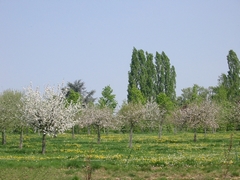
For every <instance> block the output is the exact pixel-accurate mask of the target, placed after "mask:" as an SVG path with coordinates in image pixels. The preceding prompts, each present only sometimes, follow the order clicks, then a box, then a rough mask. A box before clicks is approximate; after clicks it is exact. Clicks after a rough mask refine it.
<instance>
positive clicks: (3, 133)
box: [2, 128, 6, 145]
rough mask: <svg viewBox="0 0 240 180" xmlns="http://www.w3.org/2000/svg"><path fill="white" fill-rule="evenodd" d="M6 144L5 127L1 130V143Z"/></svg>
mask: <svg viewBox="0 0 240 180" xmlns="http://www.w3.org/2000/svg"><path fill="white" fill-rule="evenodd" d="M5 144H6V130H5V128H4V129H3V130H2V145H5Z"/></svg>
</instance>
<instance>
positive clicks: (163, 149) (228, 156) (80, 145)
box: [0, 132, 240, 180]
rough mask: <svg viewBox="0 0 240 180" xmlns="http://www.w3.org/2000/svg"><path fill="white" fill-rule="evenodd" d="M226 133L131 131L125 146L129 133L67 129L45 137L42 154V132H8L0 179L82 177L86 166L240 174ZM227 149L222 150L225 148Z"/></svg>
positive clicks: (112, 173) (95, 173) (154, 175)
mask: <svg viewBox="0 0 240 180" xmlns="http://www.w3.org/2000/svg"><path fill="white" fill-rule="evenodd" d="M230 134H231V132H229V133H215V134H208V135H207V136H206V138H205V137H204V134H198V141H197V142H195V143H194V142H193V134H192V133H179V134H176V135H174V134H167V135H164V136H163V137H162V138H161V139H158V137H157V134H134V137H133V148H132V149H129V148H128V134H109V135H102V139H101V140H102V141H101V144H97V143H96V135H85V134H80V135H78V134H76V135H75V139H72V138H71V134H68V133H66V134H62V135H58V137H57V138H52V137H47V147H46V154H45V155H42V154H41V138H42V137H41V136H39V135H38V134H29V135H25V136H24V146H23V149H19V148H18V143H19V135H17V134H7V144H6V145H4V146H3V145H1V146H0V179H63V180H64V179H66V180H67V179H69V180H71V179H86V176H87V175H86V174H87V167H88V168H90V170H91V176H92V178H93V179H117V178H119V179H212V177H214V178H220V179H221V178H223V177H224V175H225V174H226V178H229V179H230V178H232V179H234V178H235V179H238V178H240V173H239V169H240V132H238V133H235V134H233V142H232V145H233V146H232V148H231V150H230V151H229V150H228V148H229V142H230ZM228 151H229V153H226V152H228Z"/></svg>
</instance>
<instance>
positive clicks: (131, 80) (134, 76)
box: [127, 48, 140, 102]
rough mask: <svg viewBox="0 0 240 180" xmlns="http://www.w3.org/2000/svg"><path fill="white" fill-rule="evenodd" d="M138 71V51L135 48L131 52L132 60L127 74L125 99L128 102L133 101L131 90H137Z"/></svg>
mask: <svg viewBox="0 0 240 180" xmlns="http://www.w3.org/2000/svg"><path fill="white" fill-rule="evenodd" d="M139 69H140V63H139V60H138V51H137V49H136V48H133V52H132V59H131V64H130V71H129V72H128V89H127V92H128V95H127V99H128V102H131V101H132V99H133V95H134V94H133V93H132V92H133V89H134V88H137V89H139V74H140V73H139Z"/></svg>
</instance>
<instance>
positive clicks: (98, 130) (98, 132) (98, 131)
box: [97, 125, 101, 144]
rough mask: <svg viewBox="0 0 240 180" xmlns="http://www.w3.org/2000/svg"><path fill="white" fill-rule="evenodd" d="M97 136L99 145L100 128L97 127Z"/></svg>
mask: <svg viewBox="0 0 240 180" xmlns="http://www.w3.org/2000/svg"><path fill="white" fill-rule="evenodd" d="M97 135H98V138H97V143H98V144H100V141H101V134H100V126H99V125H97Z"/></svg>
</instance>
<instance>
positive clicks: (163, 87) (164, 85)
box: [155, 52, 176, 100]
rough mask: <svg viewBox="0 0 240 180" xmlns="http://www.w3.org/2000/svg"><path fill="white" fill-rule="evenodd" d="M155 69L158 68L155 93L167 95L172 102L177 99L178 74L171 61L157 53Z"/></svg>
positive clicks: (164, 55) (163, 54)
mask: <svg viewBox="0 0 240 180" xmlns="http://www.w3.org/2000/svg"><path fill="white" fill-rule="evenodd" d="M155 68H156V83H155V91H156V94H157V95H158V94H159V93H165V94H166V95H167V96H168V97H170V98H171V99H172V100H175V99H176V91H175V89H176V72H175V67H174V66H171V64H170V59H169V58H168V56H167V55H166V54H165V53H164V52H162V54H159V53H158V52H156V56H155Z"/></svg>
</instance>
